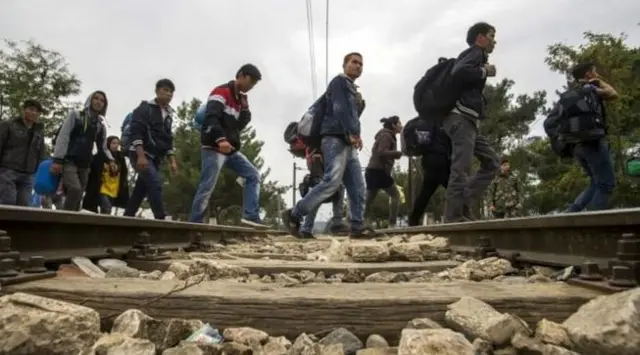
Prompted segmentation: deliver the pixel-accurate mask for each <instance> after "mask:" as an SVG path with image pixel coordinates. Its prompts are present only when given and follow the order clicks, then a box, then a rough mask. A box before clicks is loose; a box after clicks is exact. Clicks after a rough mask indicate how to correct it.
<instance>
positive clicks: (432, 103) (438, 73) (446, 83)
mask: <svg viewBox="0 0 640 355" xmlns="http://www.w3.org/2000/svg"><path fill="white" fill-rule="evenodd" d="M455 63H456V59H455V58H449V59H446V60H441V61H440V62H438V64H436V65H434V66H433V67H431V68H429V70H427V72H426V73H425V74H424V76H423V77H422V78H420V80H419V81H418V83H417V84H416V85H415V87H414V88H413V107H414V108H415V109H416V111H417V112H418V114H419V115H420V116H422V117H430V116H434V115H435V116H442V115H446V114H448V113H449V112H451V110H452V109H453V108H454V106H455V104H456V101H457V100H458V98H459V96H460V90H458V89H457V86H456V85H455V83H454V81H453V77H452V76H451V71H452V70H453V66H454V65H455Z"/></svg>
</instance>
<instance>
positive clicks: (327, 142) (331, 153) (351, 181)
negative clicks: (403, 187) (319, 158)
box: [291, 136, 365, 231]
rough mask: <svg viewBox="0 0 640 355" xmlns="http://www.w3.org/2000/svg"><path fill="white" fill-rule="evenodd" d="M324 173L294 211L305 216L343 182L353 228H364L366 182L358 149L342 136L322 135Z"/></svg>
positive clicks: (334, 191)
mask: <svg viewBox="0 0 640 355" xmlns="http://www.w3.org/2000/svg"><path fill="white" fill-rule="evenodd" d="M321 149H322V155H323V157H324V159H323V162H324V175H323V176H322V180H321V181H320V183H319V184H318V185H316V186H314V187H313V188H312V189H311V191H309V193H308V194H307V195H306V196H305V197H304V198H303V199H302V200H300V201H298V203H297V204H296V205H295V207H294V208H293V210H292V211H291V214H292V215H293V216H295V217H297V218H301V217H304V216H306V215H308V214H310V213H311V211H313V210H316V209H317V208H319V207H320V205H321V204H322V203H323V202H324V201H326V200H327V199H328V198H329V197H331V196H333V194H335V193H336V192H337V191H338V189H339V188H340V185H341V184H344V186H345V188H346V190H347V197H348V199H349V209H350V217H351V230H352V231H361V230H363V229H364V221H363V220H364V202H365V192H364V190H365V184H364V178H363V177H362V167H361V165H360V160H359V159H358V151H357V150H356V149H355V148H354V147H352V146H351V145H349V144H347V142H346V141H345V140H344V139H343V138H340V137H333V136H326V137H323V138H322V144H321Z"/></svg>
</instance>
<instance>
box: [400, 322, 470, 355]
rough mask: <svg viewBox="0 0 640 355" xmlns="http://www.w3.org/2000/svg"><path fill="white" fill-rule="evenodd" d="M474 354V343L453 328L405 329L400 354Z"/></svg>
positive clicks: (401, 337) (401, 339)
mask: <svg viewBox="0 0 640 355" xmlns="http://www.w3.org/2000/svg"><path fill="white" fill-rule="evenodd" d="M426 354H438V355H474V349H473V345H471V343H470V342H469V341H468V340H467V339H466V338H465V337H464V335H462V334H460V333H456V332H454V331H453V330H451V329H444V328H442V329H403V330H402V334H401V336H400V345H399V346H398V355H426Z"/></svg>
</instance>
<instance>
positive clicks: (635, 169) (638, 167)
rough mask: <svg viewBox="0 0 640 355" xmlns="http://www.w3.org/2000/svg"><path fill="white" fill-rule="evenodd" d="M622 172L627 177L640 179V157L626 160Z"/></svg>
mask: <svg viewBox="0 0 640 355" xmlns="http://www.w3.org/2000/svg"><path fill="white" fill-rule="evenodd" d="M624 170H625V173H626V174H627V175H628V176H632V177H640V157H634V158H631V159H628V160H627V161H626V163H625V165H624Z"/></svg>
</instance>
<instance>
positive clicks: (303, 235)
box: [298, 232, 316, 239]
mask: <svg viewBox="0 0 640 355" xmlns="http://www.w3.org/2000/svg"><path fill="white" fill-rule="evenodd" d="M298 238H301V239H316V237H315V236H314V235H313V233H311V232H300V234H299V237H298Z"/></svg>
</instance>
